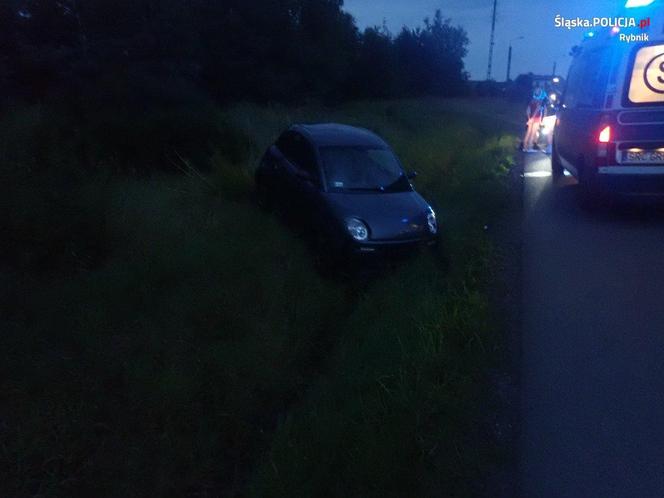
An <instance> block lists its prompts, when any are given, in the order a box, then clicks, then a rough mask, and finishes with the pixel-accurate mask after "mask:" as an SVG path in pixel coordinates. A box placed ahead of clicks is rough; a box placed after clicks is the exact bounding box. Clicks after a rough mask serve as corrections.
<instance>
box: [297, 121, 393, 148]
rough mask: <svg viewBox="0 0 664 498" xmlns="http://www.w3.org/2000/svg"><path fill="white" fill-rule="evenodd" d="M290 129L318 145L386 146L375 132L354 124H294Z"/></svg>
mask: <svg viewBox="0 0 664 498" xmlns="http://www.w3.org/2000/svg"><path fill="white" fill-rule="evenodd" d="M290 129H291V130H293V131H297V132H300V133H302V134H303V135H305V136H306V137H307V138H308V139H309V140H310V141H311V142H312V143H313V144H314V145H316V146H318V147H330V146H344V145H345V146H350V147H357V146H365V147H381V148H383V147H387V143H385V141H384V140H383V139H382V138H380V137H379V136H378V135H376V134H375V133H373V132H371V131H369V130H367V129H365V128H358V127H355V126H348V125H344V124H338V123H320V124H296V125H293V126H291V128H290Z"/></svg>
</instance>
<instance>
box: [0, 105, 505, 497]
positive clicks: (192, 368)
mask: <svg viewBox="0 0 664 498" xmlns="http://www.w3.org/2000/svg"><path fill="white" fill-rule="evenodd" d="M473 107H474V106H473V104H472V103H471V104H470V108H473ZM497 108H498V107H496V109H497ZM505 112H508V111H505ZM497 114H499V113H494V115H493V116H492V117H486V118H484V119H481V120H480V119H477V118H476V117H473V114H472V113H468V112H465V111H464V109H463V105H461V107H459V103H458V102H456V103H455V104H454V106H453V107H450V105H449V104H446V103H445V102H440V101H435V100H431V101H405V102H387V103H384V102H378V103H362V104H352V105H347V106H344V107H342V108H339V109H335V110H327V109H318V108H304V109H297V110H287V109H275V108H271V109H261V108H257V107H254V106H236V107H234V108H232V109H228V110H225V111H219V112H214V113H212V115H213V117H212V119H213V120H214V122H215V123H217V125H218V126H219V129H220V130H221V136H222V137H225V138H224V140H225V141H224V142H223V143H213V144H212V146H211V148H210V149H209V150H208V151H207V152H206V153H205V155H204V157H203V159H202V160H203V161H206V164H209V165H210V172H209V173H207V174H206V175H205V177H204V179H202V178H200V177H199V176H198V174H197V173H196V172H194V171H192V170H188V169H187V166H186V165H184V163H183V162H182V161H180V159H179V158H177V157H175V158H174V159H173V157H172V154H171V155H170V156H169V157H171V158H172V159H173V160H174V161H180V162H179V163H178V164H180V166H181V167H182V168H183V169H184V170H186V171H188V172H189V173H190V176H189V177H187V176H186V175H153V176H152V177H151V178H149V179H139V178H136V176H131V175H130V176H127V175H125V174H124V173H122V172H121V173H116V174H113V175H109V174H108V171H110V170H114V171H116V170H117V169H120V170H121V171H126V170H129V171H137V170H140V164H138V165H136V164H134V165H133V166H132V168H133V169H132V168H127V167H126V166H127V164H128V163H129V164H131V160H132V157H133V156H131V155H130V156H128V157H129V159H128V160H126V161H123V163H122V165H121V167H119V166H118V165H117V164H114V161H115V162H117V161H118V158H117V157H115V156H114V155H113V154H109V153H106V154H104V153H103V151H104V150H105V149H104V147H108V148H109V150H113V148H112V143H111V146H107V145H105V143H104V141H103V140H101V139H100V140H99V142H95V141H91V140H90V139H89V138H86V139H85V140H82V141H74V142H72V141H73V140H74V139H72V138H71V137H69V136H67V137H64V138H63V137H62V133H63V132H62V131H58V130H52V129H50V126H51V125H50V116H49V115H48V114H47V113H46V112H45V111H44V110H43V109H37V108H31V109H15V110H13V111H12V112H11V113H9V114H7V115H6V116H5V118H4V119H3V121H2V128H1V130H0V137H1V138H0V140H1V142H0V147H1V148H0V152H1V153H2V154H3V157H4V158H5V160H3V162H2V163H3V164H2V168H3V171H2V177H3V178H2V195H3V221H2V228H3V232H4V233H5V235H4V236H3V237H4V241H3V247H2V249H3V252H4V253H5V254H4V256H6V257H5V258H4V259H5V261H9V262H10V264H9V265H7V264H6V265H5V266H4V267H3V268H2V273H1V276H2V285H1V286H0V292H1V293H2V294H1V295H0V300H1V301H2V302H3V304H4V306H3V311H2V313H3V314H2V317H1V320H2V321H1V323H0V325H1V328H2V334H1V335H0V355H1V357H0V438H1V441H2V444H1V445H0V462H1V463H0V465H1V467H0V475H2V476H3V478H2V479H1V480H0V494H1V495H3V496H35V495H38V496H219V495H222V496H227V495H255V496H325V495H334V496H427V495H431V496H440V495H460V496H467V495H468V494H471V493H474V492H476V491H478V490H479V488H480V487H481V482H482V477H483V472H484V471H485V470H486V468H487V467H488V466H490V465H493V464H494V463H495V462H497V461H499V460H500V455H499V452H498V450H499V448H498V447H497V445H495V444H494V442H493V441H492V440H491V437H490V436H489V435H487V434H486V426H485V424H484V418H483V413H482V404H483V400H484V389H485V382H484V379H485V375H486V372H487V369H488V368H489V367H490V366H491V364H492V362H493V361H494V358H495V354H494V350H495V348H496V346H497V345H499V341H500V339H499V330H498V327H497V326H496V325H495V324H494V323H492V322H491V320H490V316H489V304H488V298H487V286H488V284H489V282H490V280H491V278H492V261H493V253H492V250H491V246H490V242H489V240H488V238H487V236H486V234H485V231H484V226H485V224H487V223H490V222H491V221H492V219H493V218H494V217H495V216H496V215H497V213H498V212H499V211H500V208H501V206H502V205H503V203H504V197H505V188H506V186H505V181H504V178H505V177H504V174H505V171H506V168H507V166H508V165H509V161H510V159H509V154H510V148H511V147H512V145H513V140H512V138H511V137H509V136H507V135H503V134H502V133H501V132H500V130H501V129H504V126H503V123H502V122H501V121H500V119H501V118H500V116H499V115H497ZM326 120H330V121H332V120H334V121H342V122H346V123H350V124H359V125H362V126H366V127H369V128H372V129H374V130H375V131H377V132H378V133H380V134H382V135H383V136H384V137H385V138H386V139H387V140H388V141H389V142H390V143H391V144H392V145H393V146H394V148H395V150H396V151H397V153H398V154H399V155H400V157H401V158H402V160H403V162H404V164H406V165H407V167H409V168H412V169H416V170H417V171H418V172H419V173H420V175H419V176H418V178H417V179H416V184H417V187H418V190H420V192H421V193H423V195H424V196H425V197H426V198H428V199H429V200H430V201H431V202H432V203H433V204H434V205H435V206H437V208H438V211H439V218H440V222H441V228H442V231H443V233H444V244H443V247H444V250H443V252H441V253H439V254H433V253H425V254H422V255H419V256H418V257H415V258H413V259H412V260H409V261H407V262H406V263H404V264H403V265H402V266H400V267H399V268H398V269H396V270H395V271H392V272H389V273H388V274H386V275H383V276H381V277H380V278H379V279H377V280H375V281H372V282H370V283H368V284H363V285H358V284H357V283H353V282H348V281H336V280H324V279H321V278H320V277H319V276H318V275H317V273H316V272H315V271H314V268H313V264H312V260H311V257H310V254H309V253H308V251H307V248H306V244H305V242H304V241H302V240H300V238H298V236H297V235H296V234H293V233H291V232H290V231H289V230H288V229H286V228H284V226H283V225H282V224H281V223H280V222H279V221H278V220H277V219H275V218H274V217H272V216H267V215H265V214H263V213H261V212H260V211H259V210H258V209H257V208H256V207H255V206H254V205H253V203H252V202H251V200H250V199H251V196H250V189H251V171H252V169H253V167H255V164H256V162H257V160H258V157H259V153H260V152H262V150H263V149H264V148H265V147H266V146H267V145H268V144H269V143H270V142H271V141H272V140H274V138H275V136H276V135H277V134H278V132H279V131H280V130H281V129H283V128H284V127H285V126H286V125H287V124H288V123H290V122H294V121H326ZM44 130H47V132H48V133H47V132H45V131H44ZM67 133H69V131H68V132H67ZM71 133H73V134H76V133H79V132H78V131H76V130H73V131H71ZM80 133H83V132H80ZM80 133H79V134H80ZM77 136H78V135H77ZM54 137H55V138H54ZM74 138H76V137H74ZM37 140H45V141H46V143H47V144H50V145H48V146H46V145H43V143H42V146H41V148H40V150H41V154H42V156H43V158H44V159H43V160H44V161H46V163H48V167H43V166H42V167H40V165H39V164H37V163H38V161H37V160H36V159H35V157H34V154H33V151H32V150H31V146H32V145H34V144H35V143H36V141H37ZM109 140H110V139H109ZM70 142H71V143H74V144H75V145H71V146H69V148H68V144H70ZM81 143H83V144H84V146H81ZM183 147H185V145H183ZM90 157H92V158H95V157H97V158H101V159H99V160H97V161H96V162H95V163H94V165H95V166H94V168H90V167H89V166H88V167H86V168H83V167H82V166H81V165H80V164H76V162H77V161H80V162H81V163H83V162H86V164H88V163H89V162H90V159H89V158H90ZM81 158H84V159H81ZM86 158H87V159H86ZM192 160H193V159H192ZM196 160H201V159H200V158H197V159H196ZM139 176H140V175H139ZM443 260H445V262H446V264H443Z"/></svg>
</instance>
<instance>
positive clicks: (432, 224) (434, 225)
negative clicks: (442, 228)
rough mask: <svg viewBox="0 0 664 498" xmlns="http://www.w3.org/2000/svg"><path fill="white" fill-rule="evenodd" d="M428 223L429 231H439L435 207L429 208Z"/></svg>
mask: <svg viewBox="0 0 664 498" xmlns="http://www.w3.org/2000/svg"><path fill="white" fill-rule="evenodd" d="M427 225H429V231H430V232H431V233H432V234H434V235H435V234H436V233H438V220H436V213H434V212H433V209H431V210H429V213H428V214H427Z"/></svg>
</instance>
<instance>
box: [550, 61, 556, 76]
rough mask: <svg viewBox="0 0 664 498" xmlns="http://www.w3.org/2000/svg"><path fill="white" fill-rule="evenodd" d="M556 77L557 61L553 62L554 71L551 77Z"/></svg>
mask: <svg viewBox="0 0 664 498" xmlns="http://www.w3.org/2000/svg"><path fill="white" fill-rule="evenodd" d="M555 75H556V61H553V71H551V76H555Z"/></svg>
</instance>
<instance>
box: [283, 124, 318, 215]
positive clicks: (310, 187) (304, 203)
mask: <svg viewBox="0 0 664 498" xmlns="http://www.w3.org/2000/svg"><path fill="white" fill-rule="evenodd" d="M293 145H294V147H293V154H292V156H293V157H292V159H291V160H290V163H291V165H292V166H293V169H292V171H291V174H290V176H289V188H288V191H289V192H290V196H291V207H292V209H293V212H294V214H295V216H296V217H297V219H299V220H301V221H302V222H304V223H306V224H311V223H314V222H315V220H316V217H317V215H318V205H319V202H320V188H321V178H320V172H319V168H318V160H317V156H316V151H315V148H314V147H313V146H312V144H311V143H309V141H308V140H307V139H306V137H304V136H303V135H302V134H300V133H296V134H295V135H294V136H293Z"/></svg>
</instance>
